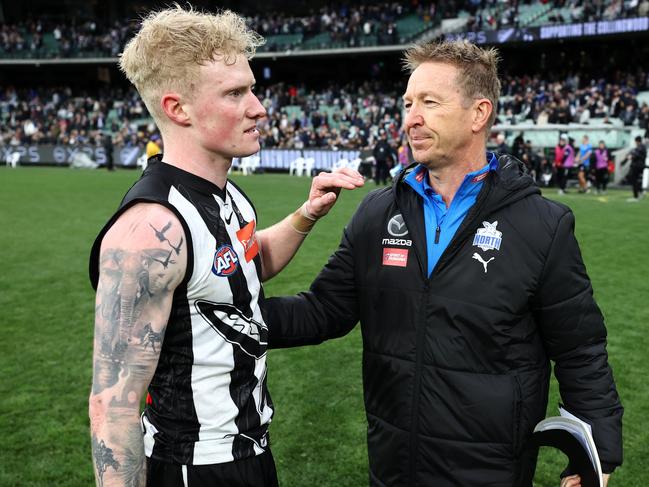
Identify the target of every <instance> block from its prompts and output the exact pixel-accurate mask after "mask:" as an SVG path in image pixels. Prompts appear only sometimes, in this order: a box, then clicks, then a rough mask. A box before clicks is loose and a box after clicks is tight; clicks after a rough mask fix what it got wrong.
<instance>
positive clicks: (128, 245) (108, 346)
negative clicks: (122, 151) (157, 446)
mask: <svg viewBox="0 0 649 487" xmlns="http://www.w3.org/2000/svg"><path fill="white" fill-rule="evenodd" d="M185 242H186V238H185V235H184V232H183V229H182V226H181V225H180V222H179V221H178V218H177V217H176V216H175V215H174V214H173V213H172V212H171V211H170V210H168V209H167V208H164V207H162V206H160V205H156V204H138V205H135V206H134V207H133V208H130V209H129V210H127V211H126V212H125V213H124V214H123V215H122V216H120V218H119V219H118V220H117V222H116V223H115V224H114V225H113V226H112V227H111V229H110V230H109V231H108V233H107V234H106V236H105V237H104V239H103V241H102V246H101V256H100V260H101V262H100V275H99V285H98V287H97V298H96V306H95V340H94V354H93V380H92V391H91V393H90V402H89V405H90V407H89V411H90V428H91V434H92V455H93V463H94V466H95V477H96V481H97V485H98V486H100V487H111V486H129V487H136V486H137V487H139V486H144V485H145V482H146V468H145V456H144V445H143V440H142V431H141V428H140V403H141V399H142V397H143V395H144V393H145V392H146V388H147V386H148V385H149V382H150V381H151V378H152V377H153V373H154V372H155V368H156V365H157V363H158V358H159V356H160V350H161V348H162V341H163V338H164V332H165V328H166V326H167V321H168V320H169V313H170V312H171V304H172V297H173V293H174V290H175V288H176V287H177V286H178V284H180V282H181V281H182V279H183V277H184V275H185V269H186V267H187V249H186V247H187V246H186V244H185Z"/></svg>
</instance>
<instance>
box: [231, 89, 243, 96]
mask: <svg viewBox="0 0 649 487" xmlns="http://www.w3.org/2000/svg"><path fill="white" fill-rule="evenodd" d="M230 94H231V95H232V96H241V94H242V93H241V90H232V91H231V92H230Z"/></svg>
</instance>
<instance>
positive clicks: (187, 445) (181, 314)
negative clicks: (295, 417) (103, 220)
mask: <svg viewBox="0 0 649 487" xmlns="http://www.w3.org/2000/svg"><path fill="white" fill-rule="evenodd" d="M138 202H157V203H159V204H161V205H163V206H165V207H167V208H169V209H170V210H171V211H173V212H174V213H175V214H176V215H177V216H178V218H179V220H180V222H181V224H182V226H183V228H184V231H185V235H186V237H187V242H188V244H187V248H188V259H187V272H186V275H185V279H184V280H183V282H182V283H181V284H180V286H179V287H178V288H177V289H176V291H175V293H174V297H173V305H172V310H171V315H170V318H169V322H168V324H167V328H166V331H165V336H164V340H163V345H162V350H161V352H160V360H159V363H158V366H157V369H156V371H155V374H154V377H153V379H152V381H151V384H150V386H149V398H148V400H147V404H148V405H147V407H146V409H145V411H144V414H143V415H142V427H143V430H144V446H145V453H146V455H147V456H148V457H152V458H155V459H157V460H160V461H164V462H169V463H176V464H181V465H207V464H215V463H223V462H229V461H233V460H238V459H242V458H247V457H251V456H254V455H258V454H260V453H262V452H264V451H265V450H266V449H267V447H268V436H267V433H268V425H269V424H270V421H271V418H272V415H273V406H272V402H271V400H270V397H269V395H268V390H267V386H266V348H267V335H268V330H267V328H266V324H265V323H264V320H263V318H262V315H261V311H260V308H259V304H258V301H259V299H261V298H262V296H263V290H262V287H261V261H260V256H259V252H258V248H257V243H256V240H255V239H254V238H253V237H254V233H255V227H256V222H257V218H256V213H255V209H254V207H253V206H252V203H251V202H250V200H248V198H247V197H246V195H245V194H244V193H243V192H242V191H241V190H240V189H239V188H238V187H237V186H236V185H235V184H233V183H232V182H231V181H228V182H227V184H226V186H225V188H224V189H220V188H219V187H218V186H216V185H214V184H212V183H211V182H209V181H207V180H205V179H202V178H200V177H198V176H196V175H194V174H191V173H188V172H186V171H183V170H181V169H179V168H177V167H175V166H171V165H169V164H165V163H163V162H161V161H153V162H150V164H149V165H148V167H147V169H146V171H145V172H144V173H143V175H142V177H141V178H140V179H139V180H138V181H137V182H136V183H135V185H133V187H132V188H131V189H130V190H129V191H128V193H127V194H126V196H125V197H124V199H123V201H122V203H121V205H120V208H119V210H118V211H117V212H116V214H115V215H114V216H113V217H112V218H111V220H110V221H109V222H108V223H107V224H106V226H105V227H104V228H103V230H102V231H101V232H100V234H99V236H98V237H97V239H96V241H95V244H94V246H93V249H92V254H91V257H90V277H91V281H92V283H93V286H94V287H95V288H96V286H97V281H98V274H99V251H100V246H101V240H102V238H103V236H104V234H105V233H106V231H107V230H108V229H109V228H110V227H111V226H112V224H113V223H114V222H115V221H116V219H117V218H118V217H119V215H121V214H122V213H123V212H124V211H125V210H126V209H128V208H130V207H131V206H133V205H134V204H136V203H138Z"/></svg>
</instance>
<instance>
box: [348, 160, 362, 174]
mask: <svg viewBox="0 0 649 487" xmlns="http://www.w3.org/2000/svg"><path fill="white" fill-rule="evenodd" d="M361 162H363V159H361V158H360V157H357V158H356V159H352V160H351V161H349V164H347V167H349V168H351V169H353V170H354V171H358V168H359V167H361Z"/></svg>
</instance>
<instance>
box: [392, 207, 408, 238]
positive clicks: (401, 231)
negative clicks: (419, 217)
mask: <svg viewBox="0 0 649 487" xmlns="http://www.w3.org/2000/svg"><path fill="white" fill-rule="evenodd" d="M388 233H389V234H390V235H392V236H393V237H403V236H404V235H408V228H407V227H406V223H405V222H404V221H403V216H401V213H399V214H397V215H394V216H393V217H392V218H390V221H389V222H388Z"/></svg>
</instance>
